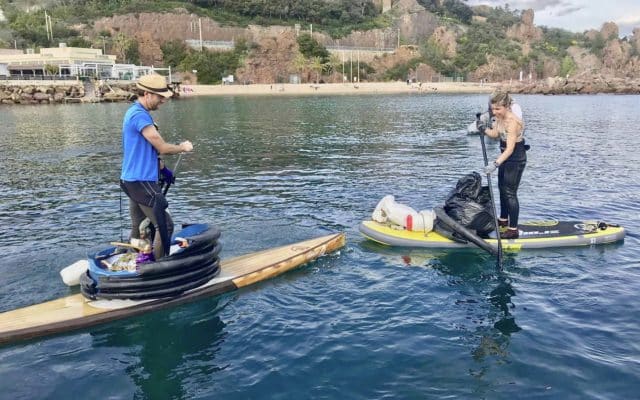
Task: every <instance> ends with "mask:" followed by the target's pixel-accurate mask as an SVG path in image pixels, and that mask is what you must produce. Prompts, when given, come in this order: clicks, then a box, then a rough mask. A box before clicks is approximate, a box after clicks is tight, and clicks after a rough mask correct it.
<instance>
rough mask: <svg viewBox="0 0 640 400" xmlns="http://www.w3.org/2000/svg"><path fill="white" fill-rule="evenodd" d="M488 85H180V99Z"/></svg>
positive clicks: (487, 89)
mask: <svg viewBox="0 0 640 400" xmlns="http://www.w3.org/2000/svg"><path fill="white" fill-rule="evenodd" d="M494 89H495V85H492V84H483V85H481V84H479V83H473V82H426V83H421V84H419V83H411V84H409V85H407V83H406V82H361V83H357V84H348V83H344V84H341V83H323V84H309V83H301V84H290V83H284V84H281V83H278V84H252V85H182V87H181V91H180V96H183V97H189V96H235V95H255V96H264V95H266V96H278V95H295V96H298V95H353V94H397V93H491V92H492V91H493V90H494Z"/></svg>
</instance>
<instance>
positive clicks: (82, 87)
mask: <svg viewBox="0 0 640 400" xmlns="http://www.w3.org/2000/svg"><path fill="white" fill-rule="evenodd" d="M98 82H99V81H97V82H94V81H84V82H83V81H3V82H0V104H7V105H17V104H27V105H35V104H64V103H101V102H122V101H131V100H133V99H134V98H135V84H134V83H131V82H126V83H120V82H117V83H116V82H109V83H105V82H101V83H98Z"/></svg>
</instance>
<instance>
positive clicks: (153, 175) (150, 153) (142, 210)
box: [120, 74, 193, 260]
mask: <svg viewBox="0 0 640 400" xmlns="http://www.w3.org/2000/svg"><path fill="white" fill-rule="evenodd" d="M136 89H137V96H138V100H137V101H136V102H135V103H134V104H133V105H132V106H131V107H129V109H128V110H127V112H126V114H125V116H124V120H123V122H122V149H123V157H122V174H121V175H120V187H121V188H122V190H123V191H124V192H125V193H126V194H127V196H128V197H129V213H130V215H131V224H132V226H131V238H136V239H138V238H140V229H139V228H140V223H141V222H142V221H143V220H144V219H145V217H146V218H149V220H150V221H151V223H152V224H153V226H154V228H155V232H156V234H155V239H154V243H153V254H154V257H155V259H156V260H158V259H160V258H161V257H163V256H166V255H168V254H169V244H170V240H171V235H172V233H173V221H172V220H171V217H170V216H169V214H168V213H167V212H166V209H167V206H168V203H167V200H166V199H165V197H164V195H163V194H162V190H161V188H160V185H159V184H158V173H159V167H158V165H159V163H158V156H159V155H160V154H178V153H182V152H188V151H191V150H193V145H192V144H191V142H190V141H188V140H187V141H184V142H182V143H180V144H170V143H167V142H165V141H164V139H163V138H162V136H160V133H158V130H157V128H156V125H155V124H154V122H153V118H152V117H151V114H150V113H149V111H154V110H157V109H158V107H160V105H162V104H164V103H165V102H166V100H167V99H168V98H169V97H171V96H172V95H173V92H172V91H171V90H170V89H169V87H168V86H167V81H166V79H165V78H164V77H163V76H161V75H158V74H151V75H145V76H143V77H142V78H140V79H139V80H138V82H137V83H136Z"/></svg>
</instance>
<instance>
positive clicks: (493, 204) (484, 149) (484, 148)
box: [476, 114, 502, 269]
mask: <svg viewBox="0 0 640 400" xmlns="http://www.w3.org/2000/svg"><path fill="white" fill-rule="evenodd" d="M476 119H477V120H478V121H479V120H480V114H477V115H476ZM484 130H485V128H484V127H483V128H481V129H480V143H481V144H482V156H483V157H484V166H485V167H486V166H488V165H489V158H488V157H487V146H486V145H485V144H484ZM487 183H488V184H489V197H490V198H491V211H492V214H493V223H494V226H495V227H496V238H497V239H498V268H500V269H501V268H502V239H501V238H500V227H499V226H498V216H497V215H496V201H495V199H494V197H493V187H492V186H491V174H487Z"/></svg>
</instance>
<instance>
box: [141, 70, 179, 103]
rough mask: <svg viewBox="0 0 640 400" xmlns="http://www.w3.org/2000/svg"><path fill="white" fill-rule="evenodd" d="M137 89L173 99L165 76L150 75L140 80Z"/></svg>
mask: <svg viewBox="0 0 640 400" xmlns="http://www.w3.org/2000/svg"><path fill="white" fill-rule="evenodd" d="M136 87H137V88H138V89H140V90H144V91H145V92H149V93H155V94H158V95H160V96H162V97H167V98H168V97H171V96H173V92H172V91H171V89H169V87H168V86H167V80H166V79H165V77H164V76H162V75H158V74H149V75H145V76H143V77H141V78H140V79H138V82H137V83H136Z"/></svg>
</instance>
